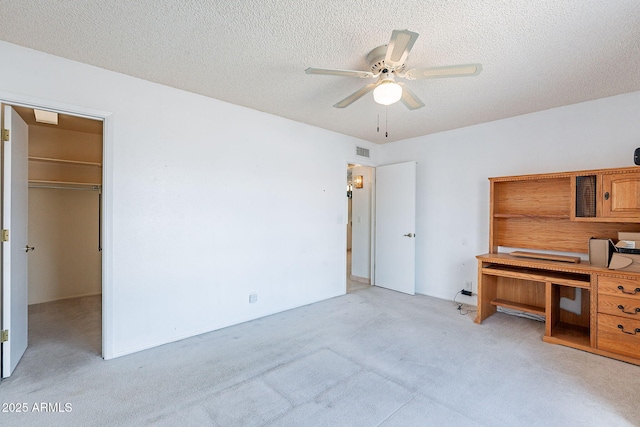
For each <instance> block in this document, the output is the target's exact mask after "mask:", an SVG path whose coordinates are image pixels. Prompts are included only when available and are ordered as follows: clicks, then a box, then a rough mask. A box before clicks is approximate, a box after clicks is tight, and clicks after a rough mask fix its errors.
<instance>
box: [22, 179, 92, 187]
mask: <svg viewBox="0 0 640 427" xmlns="http://www.w3.org/2000/svg"><path fill="white" fill-rule="evenodd" d="M29 186H30V187H39V186H42V187H47V186H58V187H86V188H92V187H102V184H100V183H94V182H69V181H46V180H41V179H30V180H29Z"/></svg>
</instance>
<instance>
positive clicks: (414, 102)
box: [398, 83, 424, 110]
mask: <svg viewBox="0 0 640 427" xmlns="http://www.w3.org/2000/svg"><path fill="white" fill-rule="evenodd" d="M398 84H399V85H400V86H402V98H400V101H402V103H403V104H404V105H405V106H406V107H407V108H408V109H409V110H417V109H418V108H422V107H424V103H423V102H422V101H421V100H420V98H418V97H417V96H416V95H415V94H414V93H413V92H411V91H410V90H409V89H408V88H407V86H406V85H405V84H404V83H398Z"/></svg>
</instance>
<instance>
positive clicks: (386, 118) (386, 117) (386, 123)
mask: <svg viewBox="0 0 640 427" xmlns="http://www.w3.org/2000/svg"><path fill="white" fill-rule="evenodd" d="M384 137H385V138H389V107H388V106H385V107H384Z"/></svg>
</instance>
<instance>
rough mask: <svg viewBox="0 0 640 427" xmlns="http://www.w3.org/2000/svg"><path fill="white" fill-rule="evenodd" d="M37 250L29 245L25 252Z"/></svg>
mask: <svg viewBox="0 0 640 427" xmlns="http://www.w3.org/2000/svg"><path fill="white" fill-rule="evenodd" d="M35 249H36V248H35V247H33V246H29V245H27V246H25V247H24V251H25V252H29V251H34V250H35Z"/></svg>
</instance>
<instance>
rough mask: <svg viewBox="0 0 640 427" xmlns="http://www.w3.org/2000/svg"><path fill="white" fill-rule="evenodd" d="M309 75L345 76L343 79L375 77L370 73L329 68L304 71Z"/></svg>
mask: <svg viewBox="0 0 640 427" xmlns="http://www.w3.org/2000/svg"><path fill="white" fill-rule="evenodd" d="M304 72H305V73H307V74H325V75H329V76H343V77H360V78H363V79H365V78H367V77H374V75H373V73H372V72H370V71H355V70H332V69H329V68H307V69H306V70H304Z"/></svg>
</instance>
